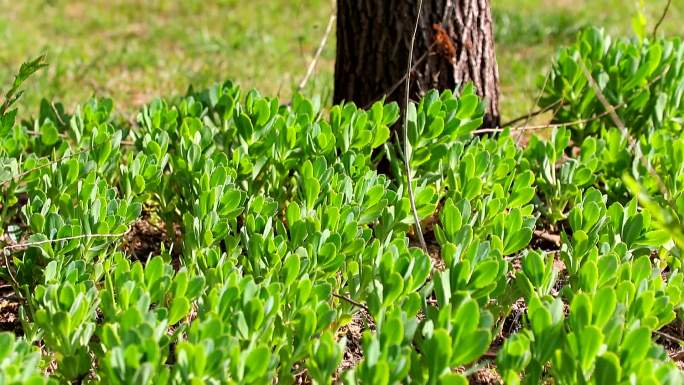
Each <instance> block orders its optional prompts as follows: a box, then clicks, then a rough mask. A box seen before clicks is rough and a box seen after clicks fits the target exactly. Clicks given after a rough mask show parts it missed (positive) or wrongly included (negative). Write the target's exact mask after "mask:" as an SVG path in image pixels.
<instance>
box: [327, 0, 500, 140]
mask: <svg viewBox="0 0 684 385" xmlns="http://www.w3.org/2000/svg"><path fill="white" fill-rule="evenodd" d="M489 3H490V1H489V0H424V2H423V11H422V13H421V17H420V23H419V25H418V34H417V35H416V42H415V45H414V54H413V71H412V73H411V93H410V95H409V96H410V97H411V99H413V100H418V99H419V98H420V97H421V96H423V95H424V93H425V92H426V91H427V90H429V89H431V88H437V89H440V90H441V89H452V90H453V89H457V88H459V87H461V86H463V85H464V84H466V83H467V82H473V83H474V85H475V86H476V87H477V90H478V94H479V95H480V96H481V97H483V98H484V100H485V102H486V103H487V110H486V111H487V113H486V116H485V122H484V124H485V126H488V127H495V126H497V125H498V123H499V105H498V104H499V86H498V83H499V73H498V69H497V66H496V57H495V54H494V37H493V33H492V17H491V9H490V5H489ZM417 12H418V1H417V0H402V1H393V0H338V1H337V13H338V17H337V61H336V64H335V93H334V102H335V103H340V102H343V101H353V102H355V103H356V104H357V105H359V106H361V107H367V106H368V105H370V104H372V103H373V102H374V101H376V100H379V99H381V98H382V97H383V96H386V97H387V100H388V101H396V102H399V104H400V105H401V106H402V109H403V107H404V106H403V102H402V100H403V97H404V92H405V85H404V82H405V77H404V76H405V74H406V69H407V59H408V54H409V46H410V43H411V34H412V32H413V27H414V25H415V21H416V16H417Z"/></svg>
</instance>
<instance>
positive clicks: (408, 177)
mask: <svg viewBox="0 0 684 385" xmlns="http://www.w3.org/2000/svg"><path fill="white" fill-rule="evenodd" d="M422 11H423V0H419V1H418V15H416V24H415V26H414V28H413V34H412V35H411V45H410V46H409V55H408V65H407V66H406V93H405V99H404V108H405V111H404V165H405V166H406V181H407V182H408V194H409V200H410V202H411V211H412V212H413V220H414V221H415V226H416V233H418V240H419V241H420V246H421V247H422V248H423V251H424V252H425V254H428V248H427V244H425V238H424V237H423V230H422V229H421V228H420V218H419V217H418V210H417V209H416V197H415V196H414V194H413V181H412V179H413V178H411V165H410V161H409V156H410V152H409V141H408V105H409V91H410V88H411V68H412V67H413V65H412V61H413V46H414V45H415V43H416V34H417V33H418V24H419V23H420V14H421V12H422Z"/></svg>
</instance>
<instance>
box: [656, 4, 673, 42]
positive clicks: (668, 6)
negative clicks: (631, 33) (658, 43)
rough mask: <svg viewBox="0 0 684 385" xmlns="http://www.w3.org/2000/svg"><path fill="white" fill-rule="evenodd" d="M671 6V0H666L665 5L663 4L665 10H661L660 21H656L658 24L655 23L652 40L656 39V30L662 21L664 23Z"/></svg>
mask: <svg viewBox="0 0 684 385" xmlns="http://www.w3.org/2000/svg"><path fill="white" fill-rule="evenodd" d="M671 5H672V0H667V4H665V9H664V10H663V14H662V15H660V19H658V22H657V23H656V25H655V27H653V40H654V41H655V39H656V38H657V37H658V28H660V25H661V24H663V21H665V18H666V17H667V13H668V12H669V11H670V6H671Z"/></svg>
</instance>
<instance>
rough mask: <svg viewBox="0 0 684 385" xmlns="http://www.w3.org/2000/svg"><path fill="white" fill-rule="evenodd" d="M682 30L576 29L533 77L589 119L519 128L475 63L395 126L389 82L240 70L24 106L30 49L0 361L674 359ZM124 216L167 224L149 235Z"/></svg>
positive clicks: (50, 379)
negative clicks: (401, 129)
mask: <svg viewBox="0 0 684 385" xmlns="http://www.w3.org/2000/svg"><path fill="white" fill-rule="evenodd" d="M679 47H680V43H679V42H678V41H676V40H674V41H671V40H662V41H657V42H648V41H627V40H625V41H622V40H620V41H619V42H617V43H614V42H612V40H610V39H609V38H608V37H606V36H605V35H604V34H603V33H602V32H600V31H598V30H588V31H585V32H583V33H581V34H580V36H579V40H578V43H577V44H576V45H575V46H573V47H570V48H568V49H565V50H563V51H561V53H560V54H559V58H558V60H557V61H556V64H555V65H554V69H553V71H552V74H551V76H550V78H551V81H550V82H549V83H548V86H547V87H546V88H545V89H544V92H545V97H544V98H543V99H542V103H543V106H549V105H552V106H555V107H554V108H555V109H556V111H555V112H556V114H555V116H556V118H555V119H556V120H557V121H558V122H571V121H573V120H576V119H584V120H586V121H589V120H590V119H592V118H593V120H591V123H581V124H570V125H568V126H567V127H559V128H555V129H554V130H553V131H552V132H550V133H548V135H546V134H542V135H539V136H536V135H532V136H531V137H530V140H529V143H528V145H527V146H526V147H525V148H521V147H519V146H518V145H517V144H516V142H517V135H518V134H517V133H516V134H514V133H512V132H511V130H510V129H505V130H502V132H500V133H497V134H494V135H492V136H478V135H477V134H476V132H475V131H476V130H477V128H479V126H480V125H481V124H482V120H483V113H484V110H485V108H484V104H483V102H482V101H481V100H480V99H479V98H478V97H477V96H476V94H475V89H474V87H472V86H466V87H464V88H463V89H460V90H456V91H458V92H452V91H444V92H441V93H439V92H437V91H430V92H428V93H427V94H426V95H425V96H424V97H423V98H422V99H421V100H420V101H418V102H417V103H411V104H410V105H409V107H408V110H407V114H408V117H409V124H408V127H407V130H408V135H407V137H408V141H409V143H408V146H407V148H408V151H406V152H404V151H403V148H404V146H403V144H402V145H400V143H398V142H397V141H396V140H395V138H394V136H393V135H392V130H393V129H395V124H396V123H397V121H398V120H399V116H400V111H399V108H398V106H397V105H396V104H394V103H384V102H382V101H380V102H377V103H375V104H374V105H372V106H371V107H370V108H369V109H368V110H364V109H360V108H358V107H356V106H355V105H354V104H351V103H347V104H344V105H337V106H333V107H331V108H329V109H325V110H323V109H321V107H320V106H319V105H317V104H316V103H314V102H312V101H311V100H308V99H305V98H302V97H299V96H296V97H294V98H293V100H292V101H291V103H290V104H288V105H283V104H281V103H280V102H279V101H278V100H277V99H273V98H269V97H265V96H262V95H260V94H259V93H258V92H256V91H249V92H246V93H243V92H242V90H240V88H239V87H237V86H236V85H234V84H233V83H231V82H226V83H223V84H218V85H215V86H213V87H211V88H209V89H206V90H202V91H191V92H189V93H188V94H187V95H185V96H183V97H177V98H168V99H158V100H155V101H153V102H152V103H150V104H149V105H147V106H145V107H143V108H142V109H141V111H140V112H139V114H138V115H137V119H136V120H135V122H134V123H130V122H127V121H124V120H122V119H121V118H119V117H118V115H117V114H116V113H115V109H114V105H113V102H112V101H111V100H107V99H95V100H91V101H89V102H87V103H86V104H84V105H83V106H82V107H80V108H78V109H76V110H75V111H73V112H70V113H68V112H65V111H64V109H63V108H62V107H61V106H60V105H59V104H57V103H52V102H48V101H44V102H43V104H42V106H41V110H40V113H39V115H38V116H37V117H35V118H34V119H31V120H28V121H23V122H19V121H17V113H16V109H13V108H12V104H13V102H14V101H15V100H16V99H17V97H19V96H20V87H21V83H22V82H23V81H24V80H26V78H28V76H30V74H31V73H33V72H35V71H37V70H38V69H40V67H42V66H43V65H44V62H43V61H42V60H41V59H38V60H36V61H34V62H30V63H27V64H26V65H25V66H23V67H22V69H21V71H20V73H19V75H18V76H17V78H16V81H15V82H14V84H13V85H12V88H11V90H10V91H9V92H8V93H7V95H6V98H5V104H3V105H2V108H1V109H0V191H1V193H2V201H1V202H0V205H1V206H2V208H1V211H0V212H1V216H0V220H2V224H3V226H2V238H1V239H2V240H1V241H0V242H2V244H3V245H4V248H3V257H4V260H3V262H4V263H3V265H4V266H3V269H2V270H0V278H2V280H3V281H4V282H6V283H8V284H9V285H10V286H11V290H12V293H13V298H15V299H16V301H17V302H18V303H19V311H18V317H19V319H20V323H21V325H20V328H19V329H20V330H21V332H20V333H19V332H17V333H10V332H4V333H0V384H40V383H54V384H57V383H104V384H127V385H131V384H135V385H138V384H139V385H143V384H169V383H172V384H188V383H191V384H207V383H209V384H272V383H278V384H293V383H302V382H308V383H315V384H329V383H343V384H383V385H384V384H398V383H405V384H431V385H432V384H444V385H447V384H449V385H450V384H467V383H468V381H469V379H472V376H471V375H472V374H473V373H475V372H476V371H478V370H479V369H481V368H482V367H484V366H492V365H493V367H494V370H495V371H496V372H497V373H498V374H499V375H500V377H501V379H502V380H503V381H504V382H505V383H507V384H519V383H523V384H538V383H555V384H597V385H604V384H661V383H662V384H680V383H682V381H684V375H683V373H682V371H681V370H680V369H679V368H678V367H677V365H676V364H675V362H674V361H673V359H672V358H671V356H670V353H672V351H673V349H674V350H675V351H676V350H677V349H678V348H679V347H678V345H677V343H678V342H677V341H678V339H677V338H674V337H671V336H670V339H669V340H668V339H664V337H663V335H666V336H669V334H668V332H667V331H668V330H669V329H668V328H673V326H672V325H673V324H674V325H680V324H681V322H682V310H683V306H684V276H683V275H682V272H681V271H680V269H681V267H682V263H681V258H682V247H683V246H684V236H683V235H682V234H683V233H682V230H683V228H682V220H681V218H682V216H683V215H684V198H683V195H682V191H683V190H684V188H683V187H682V181H683V180H684V179H682V175H684V171H683V170H684V169H683V167H684V155H683V154H684V152H683V151H682V150H683V149H684V142H682V139H681V137H680V135H679V130H680V127H679V126H680V123H679V120H680V113H681V111H682V110H681V108H680V107H679V104H680V98H681V91H680V89H684V88H683V87H684V86H681V85H682V84H684V74H682V72H681V61H682V60H683V59H682V55H681V52H684V51H682V50H681V49H679ZM579 61H582V63H583V64H584V65H586V66H587V67H588V68H590V71H591V73H592V74H593V76H595V77H596V78H597V79H598V82H597V83H598V85H599V87H600V89H601V90H602V92H603V93H605V94H606V96H607V98H608V100H609V101H610V102H612V103H614V105H615V106H619V108H617V107H616V111H617V112H618V114H619V116H620V118H621V119H622V120H623V121H624V122H625V123H626V124H627V126H628V128H629V133H630V135H633V136H634V143H636V144H635V145H637V146H640V147H641V150H642V151H641V153H642V154H643V158H642V159H637V157H636V156H635V155H633V154H634V152H631V151H625V148H626V147H628V146H629V143H630V141H631V139H632V138H631V137H630V138H628V137H625V136H624V133H622V132H621V131H619V130H618V127H615V126H613V125H611V124H612V123H611V121H610V120H607V119H606V117H605V115H602V113H603V112H604V110H602V108H605V106H603V105H602V104H601V103H599V102H598V101H596V100H595V97H596V94H593V92H594V91H591V90H589V85H588V79H586V78H583V77H582V72H581V71H580V70H579V68H580V67H579V66H581V65H582V64H579ZM644 95H645V96H644ZM405 159H407V160H408V164H409V167H408V169H407V168H405V167H404V160H405ZM381 170H384V171H381ZM407 172H410V173H411V179H412V180H413V186H412V187H413V190H414V192H415V202H413V203H415V206H416V209H417V210H416V211H417V214H418V215H417V216H418V219H419V220H420V221H421V222H423V224H424V226H423V228H424V229H426V230H425V232H426V236H427V238H428V240H429V241H430V242H429V243H430V248H429V250H422V249H421V248H419V247H416V243H415V242H414V241H413V240H414V237H415V231H416V230H415V229H416V227H415V226H414V225H415V218H414V216H413V214H412V209H411V205H412V202H411V201H410V200H409V195H408V186H407V185H406V180H408V178H407V175H406V173H407ZM140 224H146V225H147V226H150V227H153V228H155V229H157V231H158V232H159V233H160V234H164V239H163V240H161V241H160V240H158V239H157V240H156V241H155V240H147V242H151V243H155V242H156V248H155V249H154V251H153V252H151V253H147V254H145V255H139V254H136V253H135V252H133V250H132V249H131V247H130V244H129V243H130V242H128V239H130V237H131V236H136V235H137V236H139V234H136V231H138V230H136V229H138V228H139V225H140ZM540 233H553V234H552V235H556V236H557V237H558V242H557V244H556V245H554V246H552V247H549V246H548V245H547V244H545V243H544V242H542V241H543V239H542V238H543V237H540V235H539V234H540ZM521 304H522V305H521ZM521 309H522V310H521ZM511 322H513V323H514V324H515V326H516V327H515V328H514V329H511V327H510V323H511ZM352 326H353V327H355V328H356V329H359V330H360V331H359V332H358V333H357V335H354V333H350V332H349V330H351V327H352ZM672 340H674V341H675V342H672ZM664 341H666V342H667V343H668V344H664V343H663V342H664ZM352 348H354V352H357V353H358V352H360V354H352V351H351V349H352Z"/></svg>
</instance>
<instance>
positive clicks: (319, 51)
mask: <svg viewBox="0 0 684 385" xmlns="http://www.w3.org/2000/svg"><path fill="white" fill-rule="evenodd" d="M335 19H336V16H335V10H334V9H333V11H332V14H331V15H330V19H328V26H327V27H326V28H325V33H324V34H323V38H322V39H321V42H320V43H319V44H318V48H317V49H316V53H315V54H314V57H313V59H311V62H310V63H309V68H308V69H307V70H306V74H305V75H304V78H302V81H300V82H299V87H298V89H299V91H301V90H303V89H304V87H305V86H306V83H307V82H308V81H309V78H310V77H311V75H312V74H313V72H314V69H315V68H316V63H318V60H319V59H320V57H321V54H322V53H323V49H324V48H325V45H326V44H327V42H328V37H329V36H330V32H331V31H332V29H333V25H335Z"/></svg>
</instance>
